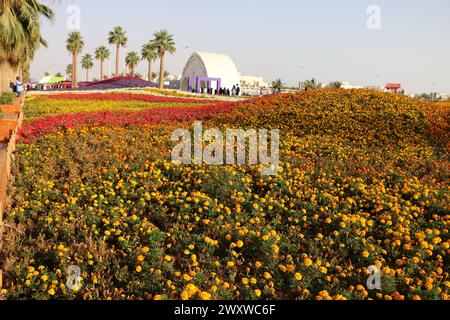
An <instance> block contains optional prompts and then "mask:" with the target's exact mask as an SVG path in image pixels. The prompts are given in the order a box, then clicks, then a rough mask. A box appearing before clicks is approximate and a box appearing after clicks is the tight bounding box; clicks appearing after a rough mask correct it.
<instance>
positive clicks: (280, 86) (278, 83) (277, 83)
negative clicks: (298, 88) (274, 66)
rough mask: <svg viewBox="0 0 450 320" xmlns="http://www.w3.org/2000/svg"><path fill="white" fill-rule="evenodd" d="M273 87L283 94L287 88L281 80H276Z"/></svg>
mask: <svg viewBox="0 0 450 320" xmlns="http://www.w3.org/2000/svg"><path fill="white" fill-rule="evenodd" d="M271 86H272V88H273V89H274V90H276V91H278V92H281V90H282V89H283V88H284V87H285V84H284V83H283V81H282V80H281V79H276V80H274V81H272V84H271Z"/></svg>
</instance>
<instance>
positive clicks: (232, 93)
mask: <svg viewBox="0 0 450 320" xmlns="http://www.w3.org/2000/svg"><path fill="white" fill-rule="evenodd" d="M235 95H236V86H233V89H231V96H233V97H234V96H235Z"/></svg>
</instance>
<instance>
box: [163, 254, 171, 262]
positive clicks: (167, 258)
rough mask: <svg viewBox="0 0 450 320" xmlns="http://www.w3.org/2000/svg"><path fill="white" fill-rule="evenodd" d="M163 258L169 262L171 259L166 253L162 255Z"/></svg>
mask: <svg viewBox="0 0 450 320" xmlns="http://www.w3.org/2000/svg"><path fill="white" fill-rule="evenodd" d="M164 260H166V261H167V262H170V261H171V260H172V257H171V256H169V255H167V256H165V257H164Z"/></svg>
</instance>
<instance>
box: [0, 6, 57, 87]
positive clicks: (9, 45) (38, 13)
mask: <svg viewBox="0 0 450 320" xmlns="http://www.w3.org/2000/svg"><path fill="white" fill-rule="evenodd" d="M41 17H44V18H46V19H49V20H51V19H53V11H52V10H51V9H50V7H48V6H46V5H43V4H41V3H40V1H38V0H2V1H1V2H0V92H1V91H6V90H8V89H9V81H10V80H11V79H14V78H15V77H16V76H17V75H18V74H27V73H28V69H29V66H30V63H31V60H32V59H33V57H34V54H35V52H36V50H37V49H38V48H39V46H40V45H44V46H46V45H47V44H46V42H45V40H44V39H43V38H42V36H41V28H40V27H41Z"/></svg>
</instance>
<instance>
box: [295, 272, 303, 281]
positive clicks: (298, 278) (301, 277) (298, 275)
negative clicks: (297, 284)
mask: <svg viewBox="0 0 450 320" xmlns="http://www.w3.org/2000/svg"><path fill="white" fill-rule="evenodd" d="M302 279H303V276H302V275H301V274H300V273H298V272H297V273H296V274H295V280H297V281H300V280H302Z"/></svg>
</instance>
